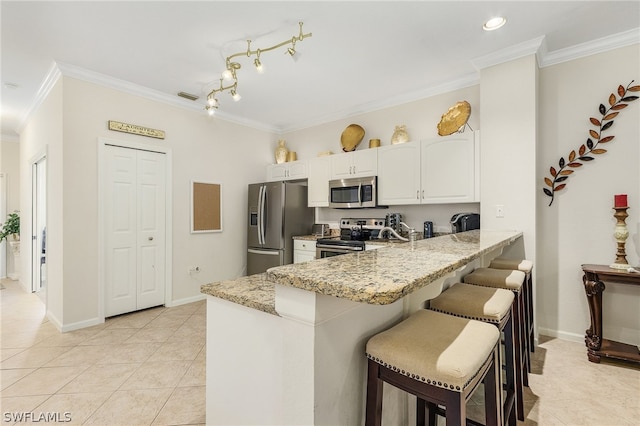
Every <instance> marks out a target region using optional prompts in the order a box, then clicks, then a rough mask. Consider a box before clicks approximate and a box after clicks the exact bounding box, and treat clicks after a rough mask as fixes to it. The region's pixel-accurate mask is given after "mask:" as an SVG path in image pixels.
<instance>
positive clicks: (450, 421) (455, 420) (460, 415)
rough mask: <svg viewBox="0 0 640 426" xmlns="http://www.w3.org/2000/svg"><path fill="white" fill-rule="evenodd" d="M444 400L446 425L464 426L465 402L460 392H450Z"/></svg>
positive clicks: (465, 420) (465, 417)
mask: <svg viewBox="0 0 640 426" xmlns="http://www.w3.org/2000/svg"><path fill="white" fill-rule="evenodd" d="M445 400H446V401H445V407H446V410H447V411H446V413H445V419H446V425H447V426H465V425H466V424H467V403H466V401H465V399H464V396H463V395H462V394H461V393H457V392H451V393H449V394H448V395H447V397H445ZM487 426H489V425H487Z"/></svg>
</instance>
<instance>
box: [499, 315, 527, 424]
mask: <svg viewBox="0 0 640 426" xmlns="http://www.w3.org/2000/svg"><path fill="white" fill-rule="evenodd" d="M516 344H517V343H516V341H515V340H514V324H513V316H509V321H507V324H506V325H505V327H504V347H505V349H504V353H505V364H506V368H507V371H506V373H507V374H506V376H507V389H506V398H505V401H504V406H503V417H504V418H505V419H507V420H508V423H509V425H515V424H516V415H517V414H516V411H517V409H516V404H517V403H518V401H523V399H522V386H520V387H517V386H516V365H515V357H514V352H515V345H516ZM521 406H522V407H524V404H522V405H521ZM519 415H521V416H522V418H520V420H521V421H524V408H522V410H521V412H520V413H519Z"/></svg>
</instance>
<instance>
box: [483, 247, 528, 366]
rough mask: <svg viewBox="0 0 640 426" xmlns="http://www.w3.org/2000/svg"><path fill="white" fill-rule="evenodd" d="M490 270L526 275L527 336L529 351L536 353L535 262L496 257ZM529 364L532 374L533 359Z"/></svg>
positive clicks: (525, 312)
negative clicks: (511, 271)
mask: <svg viewBox="0 0 640 426" xmlns="http://www.w3.org/2000/svg"><path fill="white" fill-rule="evenodd" d="M489 268H492V269H512V270H516V271H522V272H524V273H525V275H526V278H525V281H524V283H525V290H524V305H525V311H524V314H525V317H526V320H527V327H526V334H527V337H528V339H529V351H531V352H534V351H535V346H536V345H535V335H534V319H533V279H532V278H531V276H532V275H533V274H532V271H533V262H532V261H530V260H526V259H505V258H503V257H496V258H495V259H493V260H492V261H491V264H490V265H489ZM527 364H528V367H529V372H531V357H530V356H528V357H527Z"/></svg>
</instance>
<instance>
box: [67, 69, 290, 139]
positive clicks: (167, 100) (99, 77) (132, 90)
mask: <svg viewBox="0 0 640 426" xmlns="http://www.w3.org/2000/svg"><path fill="white" fill-rule="evenodd" d="M57 67H58V68H59V70H60V72H61V74H62V75H63V76H65V77H71V78H76V79H78V80H82V81H86V82H88V83H93V84H97V85H99V86H103V87H107V88H110V89H114V90H118V91H121V92H124V93H128V94H130V95H134V96H140V97H142V98H145V99H149V100H152V101H156V102H161V103H164V104H167V105H171V106H175V107H178V108H182V109H186V110H189V111H195V112H198V113H201V114H203V115H204V110H203V106H202V105H201V104H198V103H194V102H192V101H188V100H185V99H182V98H180V97H178V96H173V95H169V94H167V93H164V92H160V91H158V90H154V89H150V88H148V87H144V86H141V85H139V84H135V83H131V82H128V81H126V80H121V79H118V78H114V77H111V76H108V75H106V74H101V73H98V72H95V71H90V70H87V69H85V68H81V67H77V66H75V65H70V64H65V63H61V62H58V63H57ZM215 118H216V119H220V120H224V121H228V122H231V123H235V124H239V125H241V126H246V127H250V128H254V129H257V130H263V131H266V132H278V128H276V127H273V126H269V125H267V124H265V123H261V122H257V121H253V120H247V119H245V118H241V117H237V116H234V115H231V114H228V113H225V112H224V111H216V114H215Z"/></svg>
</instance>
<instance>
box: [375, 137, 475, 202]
mask: <svg viewBox="0 0 640 426" xmlns="http://www.w3.org/2000/svg"><path fill="white" fill-rule="evenodd" d="M378 150H379V153H378V202H379V203H380V204H381V205H400V204H444V203H469V202H477V201H480V194H479V192H480V191H479V187H480V180H479V176H480V167H479V164H480V155H479V154H480V152H479V132H477V131H475V132H465V133H461V134H455V135H451V136H445V137H439V138H434V139H428V140H424V141H421V142H412V143H405V144H397V145H391V146H387V147H381V148H378Z"/></svg>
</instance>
